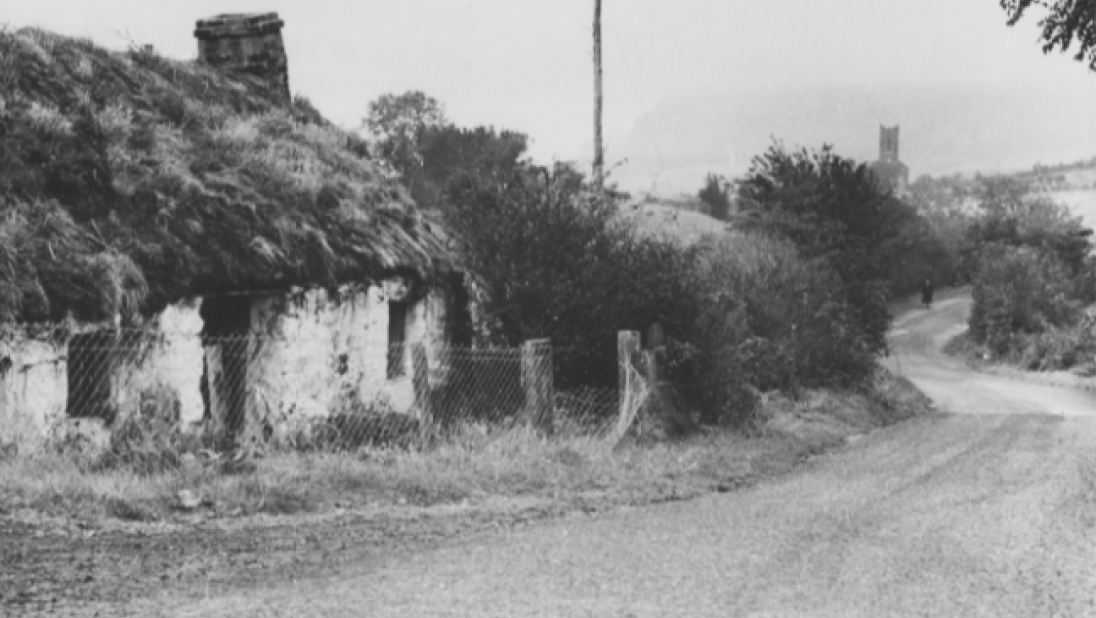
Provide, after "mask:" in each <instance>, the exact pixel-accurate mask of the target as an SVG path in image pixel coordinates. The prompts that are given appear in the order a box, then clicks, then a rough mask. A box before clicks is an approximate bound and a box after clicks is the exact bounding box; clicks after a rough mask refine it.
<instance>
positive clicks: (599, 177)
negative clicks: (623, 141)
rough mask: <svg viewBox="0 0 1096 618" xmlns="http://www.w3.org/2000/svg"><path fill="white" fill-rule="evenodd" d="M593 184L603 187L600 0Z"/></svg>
mask: <svg viewBox="0 0 1096 618" xmlns="http://www.w3.org/2000/svg"><path fill="white" fill-rule="evenodd" d="M594 186H595V187H596V188H597V190H598V191H601V190H602V189H603V188H604V187H605V153H604V151H603V150H602V145H601V0H594Z"/></svg>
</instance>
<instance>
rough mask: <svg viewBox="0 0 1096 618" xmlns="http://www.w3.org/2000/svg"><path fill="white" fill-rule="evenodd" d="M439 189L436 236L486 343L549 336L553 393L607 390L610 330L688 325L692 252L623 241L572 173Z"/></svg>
mask: <svg viewBox="0 0 1096 618" xmlns="http://www.w3.org/2000/svg"><path fill="white" fill-rule="evenodd" d="M447 188H448V189H447V196H446V210H445V219H446V224H447V227H446V229H447V231H448V232H449V233H450V234H451V235H452V237H453V239H454V240H455V241H456V245H457V249H458V254H459V258H460V261H461V263H462V266H463V267H464V268H465V270H466V271H467V272H468V273H470V274H471V275H472V276H473V278H474V282H475V286H476V288H477V289H478V292H480V293H481V294H482V296H481V298H479V299H478V303H477V304H478V305H479V307H480V309H481V312H482V313H481V315H483V316H485V317H487V318H488V319H489V320H490V321H491V322H492V324H489V325H488V326H489V328H487V329H485V330H486V331H487V334H488V335H489V337H488V339H490V340H493V341H492V342H493V343H498V344H503V345H508V346H513V345H517V344H520V343H521V342H522V341H526V340H528V339H535V338H542V337H545V338H550V339H551V340H552V344H553V346H555V348H556V350H557V354H556V358H557V362H558V361H559V360H560V358H564V359H566V362H558V365H557V367H556V370H557V373H556V378H555V379H556V382H557V385H558V386H560V387H561V388H570V387H574V386H576V385H587V386H602V387H604V386H610V385H613V384H615V383H616V380H617V365H616V362H615V360H614V359H615V357H616V347H615V346H616V333H617V331H619V330H626V329H630V330H645V329H646V328H647V327H648V326H650V324H651V323H653V322H660V323H662V324H663V325H664V327H665V328H666V332H667V334H668V335H671V336H673V335H674V334H675V333H679V332H682V331H683V330H685V328H686V327H687V325H690V324H692V323H693V319H692V316H693V315H694V313H695V307H696V305H697V300H696V298H695V295H694V294H695V286H692V285H691V281H692V277H693V274H692V273H693V271H694V270H695V256H694V251H693V250H692V249H685V248H682V247H680V246H678V245H677V244H675V243H673V242H669V241H663V240H658V239H649V238H644V237H640V236H637V235H635V234H633V233H632V230H631V228H630V227H628V226H627V225H626V224H625V223H624V222H623V221H622V220H621V219H620V217H619V216H618V214H617V205H616V204H615V203H614V201H613V200H612V198H611V196H608V195H606V194H604V193H602V192H601V191H598V190H597V188H596V187H593V186H591V185H590V184H588V183H587V182H586V179H584V178H583V176H582V174H580V173H579V172H577V171H576V170H575V169H574V168H572V167H569V166H567V165H563V164H556V166H555V167H554V168H553V169H551V170H549V169H545V168H539V167H535V166H532V165H528V164H523V165H522V166H521V167H520V169H519V170H517V171H516V172H515V173H514V174H513V175H511V176H510V177H509V178H508V179H503V178H499V177H495V176H492V175H489V174H480V173H475V172H474V171H473V172H465V173H461V174H460V175H458V176H457V177H455V178H453V179H451V180H450V182H449V183H448V184H447ZM561 355H562V356H561Z"/></svg>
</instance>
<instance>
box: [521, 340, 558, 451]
mask: <svg viewBox="0 0 1096 618" xmlns="http://www.w3.org/2000/svg"><path fill="white" fill-rule="evenodd" d="M521 384H522V387H523V388H524V389H525V423H526V425H528V426H530V427H533V428H536V429H537V430H539V431H542V432H544V433H552V420H553V419H552V417H553V411H554V408H555V404H554V401H553V400H554V399H555V393H554V392H553V388H554V387H553V384H552V342H551V341H549V340H548V339H533V340H530V341H526V342H525V343H523V344H522V346H521Z"/></svg>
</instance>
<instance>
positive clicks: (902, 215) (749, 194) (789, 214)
mask: <svg viewBox="0 0 1096 618" xmlns="http://www.w3.org/2000/svg"><path fill="white" fill-rule="evenodd" d="M738 197H739V207H740V208H741V209H742V211H743V212H744V213H745V214H746V216H747V221H748V222H749V225H750V226H752V227H753V228H755V229H759V230H762V231H765V232H767V233H770V234H773V235H775V236H778V237H782V238H786V239H788V240H790V241H791V242H792V243H793V244H794V245H795V246H796V247H797V248H798V250H799V252H800V254H801V255H802V256H803V257H804V258H806V259H807V260H816V259H817V260H823V261H824V262H825V263H826V264H827V265H828V266H829V267H830V269H832V271H833V272H834V273H836V275H837V277H838V281H839V286H840V289H841V291H842V293H843V295H844V298H845V301H846V303H847V305H848V310H849V311H850V312H851V313H852V316H853V320H851V324H850V325H849V327H850V328H854V329H856V330H858V331H859V335H858V339H859V340H860V341H862V342H863V343H864V344H865V345H866V346H867V348H868V349H869V350H870V351H872V352H880V351H883V350H884V349H886V332H887V328H888V327H889V325H890V313H889V311H888V308H887V303H888V300H889V298H888V296H889V283H890V282H889V279H888V276H889V274H890V271H891V266H890V265H891V264H893V263H894V262H895V259H896V257H899V256H900V254H901V252H902V251H903V250H904V248H903V241H902V231H903V228H904V226H907V225H908V224H909V222H910V221H911V220H912V219H915V218H916V214H915V213H914V212H913V211H912V208H910V207H908V206H906V205H905V204H903V203H902V202H901V201H899V200H897V199H896V198H894V197H893V196H892V195H891V194H890V192H888V191H884V190H883V189H881V188H880V186H879V185H878V183H877V182H876V180H875V177H874V175H873V174H872V172H871V170H870V169H869V168H868V167H867V166H866V165H863V164H858V163H856V162H854V161H852V160H850V159H844V158H842V157H839V156H838V155H836V154H834V153H833V152H832V151H831V150H830V148H829V147H824V148H823V149H821V150H820V151H816V152H813V153H812V152H808V151H806V150H800V151H796V152H787V151H786V150H784V148H783V146H781V145H779V144H776V145H774V146H772V147H771V148H770V149H769V151H768V152H766V153H765V154H764V155H761V156H759V157H756V158H754V161H753V165H752V166H751V168H750V171H749V173H748V174H747V175H746V177H745V178H744V179H743V180H742V182H741V183H740V184H739V195H738Z"/></svg>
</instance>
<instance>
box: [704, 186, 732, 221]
mask: <svg viewBox="0 0 1096 618" xmlns="http://www.w3.org/2000/svg"><path fill="white" fill-rule="evenodd" d="M696 196H697V197H698V198H699V199H700V201H701V202H703V203H704V205H705V207H706V210H707V213H708V214H709V215H711V216H712V217H714V218H716V219H719V220H720V221H726V220H727V218H728V217H730V215H731V189H730V186H729V185H728V184H727V182H726V181H725V180H724V179H723V178H722V177H720V176H716V175H715V174H708V177H707V178H705V179H704V187H703V188H702V189H700V191H699V192H698V193H697V194H696Z"/></svg>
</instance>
